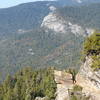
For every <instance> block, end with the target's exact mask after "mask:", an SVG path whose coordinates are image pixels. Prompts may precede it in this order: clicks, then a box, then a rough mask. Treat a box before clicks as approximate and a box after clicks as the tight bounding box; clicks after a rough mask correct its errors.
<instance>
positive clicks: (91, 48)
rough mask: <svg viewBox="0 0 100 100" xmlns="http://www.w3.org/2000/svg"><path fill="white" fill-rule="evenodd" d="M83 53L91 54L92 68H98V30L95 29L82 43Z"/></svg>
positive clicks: (99, 45) (99, 52) (99, 33)
mask: <svg viewBox="0 0 100 100" xmlns="http://www.w3.org/2000/svg"><path fill="white" fill-rule="evenodd" d="M84 55H91V57H92V59H93V64H92V66H91V67H92V68H93V69H94V70H96V69H100V32H98V31H95V32H94V34H92V35H91V36H90V37H88V38H87V39H86V41H85V43H84Z"/></svg>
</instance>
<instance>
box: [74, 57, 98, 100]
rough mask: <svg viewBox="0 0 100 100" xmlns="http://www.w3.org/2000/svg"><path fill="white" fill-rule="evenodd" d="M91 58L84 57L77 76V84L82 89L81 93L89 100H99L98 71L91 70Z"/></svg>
mask: <svg viewBox="0 0 100 100" xmlns="http://www.w3.org/2000/svg"><path fill="white" fill-rule="evenodd" d="M92 62H93V60H92V58H91V57H90V56H88V57H86V61H85V63H83V64H82V66H81V68H80V71H79V73H78V74H77V79H76V80H77V84H78V85H80V86H82V87H83V93H85V94H86V95H88V96H90V97H91V100H100V70H98V71H94V70H93V69H92V68H91V65H92Z"/></svg>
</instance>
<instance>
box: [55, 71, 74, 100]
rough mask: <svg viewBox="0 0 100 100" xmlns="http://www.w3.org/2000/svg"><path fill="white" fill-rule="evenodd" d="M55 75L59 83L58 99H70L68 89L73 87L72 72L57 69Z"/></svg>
mask: <svg viewBox="0 0 100 100" xmlns="http://www.w3.org/2000/svg"><path fill="white" fill-rule="evenodd" d="M54 75H55V81H56V83H57V92H56V94H57V97H56V100H69V94H68V89H71V88H72V87H73V82H72V77H71V74H69V73H65V72H63V71H56V70H55V71H54Z"/></svg>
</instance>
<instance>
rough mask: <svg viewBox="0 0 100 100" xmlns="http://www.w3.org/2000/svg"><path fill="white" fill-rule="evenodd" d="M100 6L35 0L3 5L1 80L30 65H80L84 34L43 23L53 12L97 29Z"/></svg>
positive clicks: (1, 16) (99, 21)
mask: <svg viewBox="0 0 100 100" xmlns="http://www.w3.org/2000/svg"><path fill="white" fill-rule="evenodd" d="M51 6H54V7H56V10H55V11H54V12H53V11H51V10H50V7H51ZM99 6H100V4H93V5H89V6H77V7H61V6H59V8H58V6H57V4H56V3H55V2H35V3H28V4H27V3H26V4H21V5H18V6H15V7H11V8H6V9H0V20H1V22H0V35H1V36H0V77H1V78H0V80H2V79H4V78H5V76H6V75H7V73H10V74H13V73H15V72H16V71H17V70H18V69H20V68H23V67H27V66H32V67H33V68H35V69H37V68H44V67H49V66H54V67H57V68H60V69H63V68H67V67H75V68H78V67H79V65H78V64H80V55H81V49H82V43H83V41H84V37H83V36H80V35H79V34H78V35H77V34H76V35H75V34H73V33H72V32H71V30H68V31H66V33H65V34H62V33H61V32H59V33H56V32H55V31H53V30H49V29H48V30H47V29H45V28H43V27H41V23H42V21H43V19H44V17H45V16H47V15H48V14H49V13H51V12H53V13H55V14H56V15H58V17H60V18H63V19H64V21H65V22H68V21H70V22H72V24H73V23H75V24H76V25H77V24H79V25H80V26H81V27H83V28H84V27H85V28H93V29H98V28H99V27H100V20H99V17H100V13H99V11H100V7H99ZM52 9H54V8H53V7H52ZM61 21H62V20H61ZM66 27H67V26H66ZM75 28H76V30H77V27H75Z"/></svg>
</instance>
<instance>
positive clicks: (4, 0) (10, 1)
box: [0, 0, 42, 8]
mask: <svg viewBox="0 0 100 100" xmlns="http://www.w3.org/2000/svg"><path fill="white" fill-rule="evenodd" d="M34 1H42V0H0V8H8V7H11V6H15V5H18V4H21V3H26V2H34Z"/></svg>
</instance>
